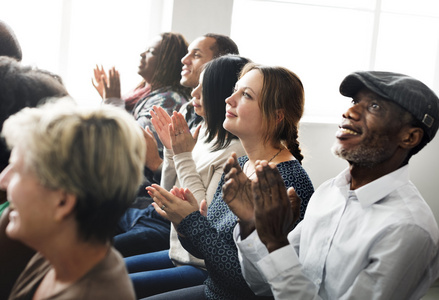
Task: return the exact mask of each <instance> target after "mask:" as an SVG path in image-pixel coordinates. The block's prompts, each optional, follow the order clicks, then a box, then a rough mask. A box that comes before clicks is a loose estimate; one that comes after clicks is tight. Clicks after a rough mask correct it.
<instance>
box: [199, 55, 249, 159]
mask: <svg viewBox="0 0 439 300" xmlns="http://www.w3.org/2000/svg"><path fill="white" fill-rule="evenodd" d="M248 62H249V60H248V59H247V58H244V57H241V56H237V55H224V56H221V57H218V58H216V59H214V60H211V61H210V62H208V63H207V64H206V65H205V66H204V73H203V80H202V82H203V91H202V95H203V106H204V112H205V117H204V120H205V122H206V124H207V138H206V142H211V141H213V140H214V139H215V138H216V142H215V144H214V146H213V151H216V150H220V149H223V148H225V147H227V146H228V145H229V144H230V142H231V141H232V140H233V139H236V138H237V137H236V136H235V135H233V134H232V133H230V132H228V131H227V130H225V129H224V127H223V122H224V119H225V115H226V103H225V100H226V98H228V97H230V95H231V94H232V92H233V89H234V87H235V84H236V81H238V76H239V73H240V72H241V69H242V68H243V67H244V66H245V65H246V64H247V63H248Z"/></svg>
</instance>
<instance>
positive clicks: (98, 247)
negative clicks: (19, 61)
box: [0, 100, 146, 299]
mask: <svg viewBox="0 0 439 300" xmlns="http://www.w3.org/2000/svg"><path fill="white" fill-rule="evenodd" d="M2 134H3V136H4V137H5V139H6V142H7V144H8V145H9V146H10V147H11V148H12V152H11V159H10V164H9V165H8V167H6V169H5V170H4V171H3V172H2V173H1V174H0V187H1V188H2V189H6V190H7V195H8V199H9V201H10V203H11V206H10V208H11V210H10V214H9V224H8V226H7V228H6V233H7V235H8V236H9V237H10V238H12V239H16V240H19V241H21V242H23V243H24V244H26V245H27V246H29V247H31V248H33V249H35V250H36V251H37V253H36V254H35V256H34V257H33V258H32V259H31V261H30V262H29V264H28V266H27V267H26V269H25V270H24V271H23V273H22V274H21V275H20V277H19V278H18V280H17V282H16V283H15V286H14V288H13V290H12V292H11V295H10V297H9V299H24V298H26V299H27V298H29V299H31V298H32V299H47V298H50V299H135V295H134V291H133V288H132V284H131V281H130V280H129V277H128V275H127V272H126V269H125V265H124V262H123V259H122V257H121V256H120V254H119V253H118V252H117V251H116V250H115V249H114V248H113V247H112V246H111V243H110V241H111V237H112V235H113V232H114V230H115V227H116V224H117V221H118V219H119V218H120V216H121V215H122V214H123V212H124V211H125V210H126V208H127V207H128V206H129V205H130V204H131V202H132V199H134V196H135V193H136V190H137V188H138V186H139V184H140V182H141V178H142V171H143V165H144V158H145V153H146V146H145V141H144V138H143V134H142V131H141V129H140V128H139V126H138V125H137V124H136V122H135V121H134V120H133V119H132V117H131V116H130V115H129V114H128V113H127V112H125V111H123V110H121V109H118V108H114V107H111V106H107V105H104V106H102V107H99V108H81V107H78V106H76V105H75V104H73V102H72V101H68V100H61V101H57V102H56V103H55V102H54V103H48V104H45V105H43V106H42V107H40V108H27V109H24V110H22V111H20V112H19V113H17V114H16V115H13V116H12V117H10V118H9V119H8V120H7V121H6V122H5V123H4V126H3V130H2ZM102 149H105V151H102Z"/></svg>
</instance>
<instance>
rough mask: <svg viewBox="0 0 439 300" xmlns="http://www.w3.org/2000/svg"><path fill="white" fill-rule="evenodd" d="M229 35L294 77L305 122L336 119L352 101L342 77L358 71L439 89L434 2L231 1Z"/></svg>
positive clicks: (244, 50)
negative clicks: (299, 81) (383, 72)
mask: <svg viewBox="0 0 439 300" xmlns="http://www.w3.org/2000/svg"><path fill="white" fill-rule="evenodd" d="M400 3H401V6H399V4H400ZM431 11H434V13H431ZM231 36H232V38H233V39H234V40H235V41H236V42H237V44H238V46H239V47H240V52H241V54H242V55H244V56H247V57H249V58H251V59H252V60H253V61H254V62H257V63H262V64H267V65H281V66H284V67H287V68H289V69H290V70H292V71H294V72H295V73H297V75H299V77H300V78H301V79H302V81H303V84H304V87H305V99H306V100H305V102H306V105H305V116H304V119H303V120H304V121H311V122H331V123H332V122H335V123H338V122H339V120H340V118H341V115H342V113H343V112H344V110H345V109H346V107H347V106H348V105H349V103H350V101H349V100H348V99H346V98H345V97H343V96H341V95H340V93H339V92H338V88H339V85H340V82H341V81H342V80H343V78H344V77H345V76H346V75H348V74H349V73H351V72H353V71H357V70H386V71H393V72H400V73H405V74H407V75H411V76H413V77H415V78H418V79H419V80H422V81H423V82H424V83H425V84H427V85H429V86H430V87H431V88H432V89H433V90H436V93H437V92H438V90H439V86H438V83H437V82H438V79H439V76H438V74H439V63H438V54H439V50H438V42H439V2H438V1H436V0H429V1H428V0H423V1H409V0H407V1H400V0H363V1H344V0H332V1H331V0H309V1H308V0H307V1H305V0H303V1H300V0H299V1H292V0H291V1H286V0H285V1H273V0H271V1H270V0H235V1H234V9H233V16H232V33H231ZM435 83H436V86H435Z"/></svg>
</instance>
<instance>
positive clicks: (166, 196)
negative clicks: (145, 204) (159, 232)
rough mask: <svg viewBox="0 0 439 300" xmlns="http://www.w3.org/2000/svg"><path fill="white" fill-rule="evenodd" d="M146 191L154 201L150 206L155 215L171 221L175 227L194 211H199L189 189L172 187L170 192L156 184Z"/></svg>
mask: <svg viewBox="0 0 439 300" xmlns="http://www.w3.org/2000/svg"><path fill="white" fill-rule="evenodd" d="M146 190H147V191H148V194H149V195H150V196H151V198H152V199H153V200H154V203H152V205H153V206H154V208H155V210H156V211H157V213H158V214H159V215H160V216H162V217H163V218H165V219H168V220H169V221H171V222H172V223H173V224H174V226H175V227H177V226H178V225H179V224H180V222H181V221H182V220H183V219H184V218H186V217H187V216H188V215H190V214H191V213H193V212H194V211H199V210H200V207H199V206H198V202H197V199H195V197H194V195H192V193H191V192H190V191H189V189H183V188H177V187H174V188H172V190H171V191H170V192H168V191H167V190H165V189H164V188H162V187H161V186H159V185H157V184H152V185H151V186H149V187H147V188H146Z"/></svg>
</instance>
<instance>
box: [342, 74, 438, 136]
mask: <svg viewBox="0 0 439 300" xmlns="http://www.w3.org/2000/svg"><path fill="white" fill-rule="evenodd" d="M363 87H366V88H368V89H369V90H371V91H372V92H374V93H377V94H378V95H380V96H381V97H383V98H385V99H387V100H390V101H393V102H395V103H397V104H398V105H399V106H401V107H402V108H404V109H405V110H407V111H408V112H410V113H411V114H412V115H413V116H414V117H415V118H416V119H417V120H419V121H420V122H421V123H422V124H423V126H424V128H423V129H424V132H425V134H426V135H427V137H428V141H431V140H432V139H433V137H434V136H435V135H436V132H437V130H438V127H439V99H438V97H437V96H436V94H435V93H434V92H433V91H432V90H431V89H430V88H429V87H427V86H426V85H425V84H423V83H422V82H421V81H419V80H417V79H414V78H412V77H410V76H407V75H404V74H398V73H392V72H381V71H360V72H354V73H352V74H350V75H348V76H346V78H345V79H344V80H343V81H342V83H341V84H340V93H341V94H342V95H343V96H347V97H354V96H355V94H356V93H357V92H358V91H359V90H360V89H361V88H363Z"/></svg>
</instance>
